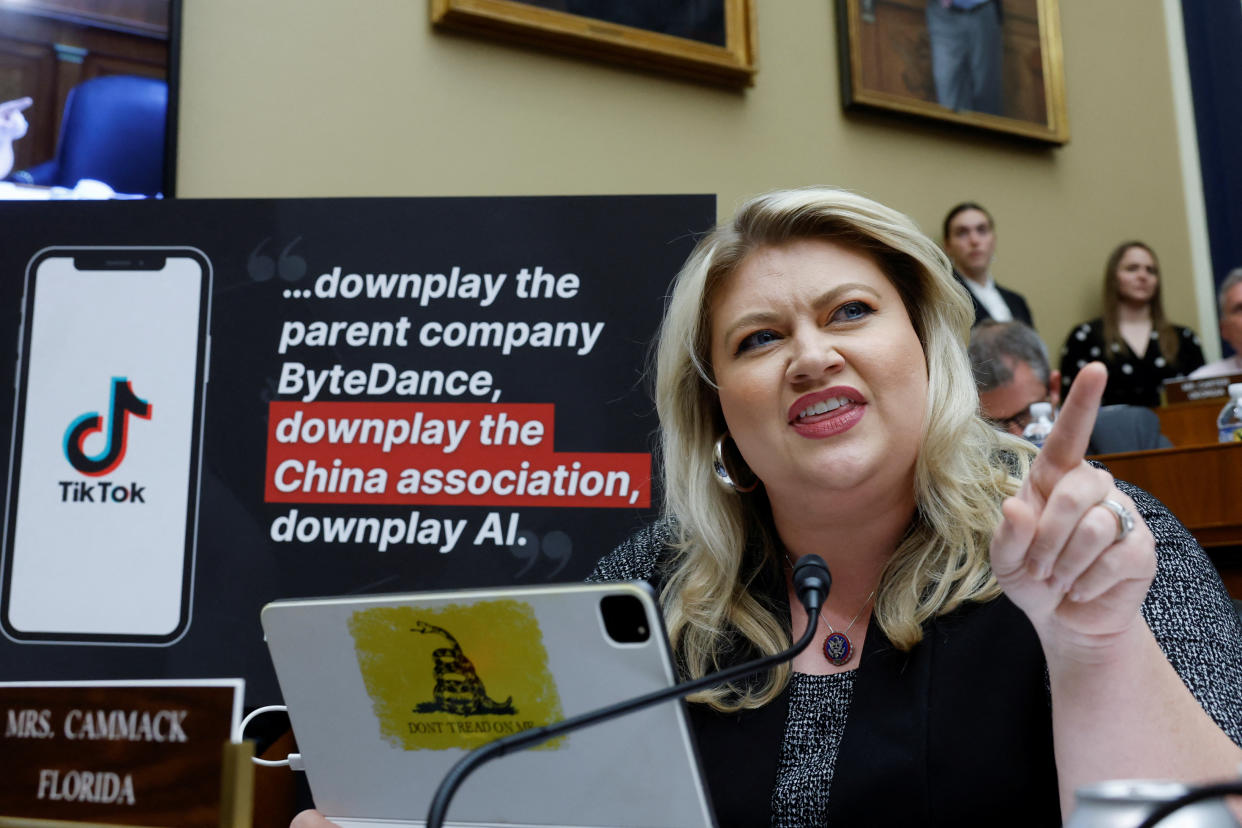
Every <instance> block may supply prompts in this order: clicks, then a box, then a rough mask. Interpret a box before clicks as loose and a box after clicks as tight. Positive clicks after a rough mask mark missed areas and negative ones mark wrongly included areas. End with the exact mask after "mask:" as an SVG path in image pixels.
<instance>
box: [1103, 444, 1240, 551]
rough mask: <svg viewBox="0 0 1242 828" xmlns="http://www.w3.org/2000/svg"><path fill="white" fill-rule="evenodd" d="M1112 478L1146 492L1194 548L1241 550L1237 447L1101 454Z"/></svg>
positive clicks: (1200, 447)
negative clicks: (1174, 517)
mask: <svg viewBox="0 0 1242 828" xmlns="http://www.w3.org/2000/svg"><path fill="white" fill-rule="evenodd" d="M1094 459H1096V460H1099V461H1100V462H1101V463H1103V464H1104V465H1105V466H1107V467H1108V470H1109V471H1111V472H1112V473H1113V476H1114V477H1117V478H1119V479H1121V480H1126V481H1129V482H1130V483H1133V484H1134V485H1136V486H1141V487H1142V488H1144V489H1146V490H1147V491H1149V492H1151V493H1152V494H1153V495H1155V496H1156V497H1157V498H1159V499H1160V500H1161V502H1163V503H1164V505H1165V506H1168V507H1169V511H1171V512H1172V513H1173V514H1175V515H1177V519H1178V520H1180V521H1181V522H1182V523H1184V524H1185V525H1186V528H1187V529H1189V530H1190V531H1191V532H1192V533H1193V534H1194V536H1195V537H1196V538H1198V539H1199V543H1200V545H1202V546H1203V548H1205V549H1207V548H1210V547H1213V546H1242V443H1211V444H1209V445H1202V446H1181V447H1175V448H1167V449H1151V450H1149V451H1129V452H1125V453H1123V454H1104V455H1100V456H1099V457H1096V458H1094Z"/></svg>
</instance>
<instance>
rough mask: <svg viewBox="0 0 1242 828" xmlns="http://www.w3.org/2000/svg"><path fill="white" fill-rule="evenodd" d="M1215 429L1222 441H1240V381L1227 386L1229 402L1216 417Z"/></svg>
mask: <svg viewBox="0 0 1242 828" xmlns="http://www.w3.org/2000/svg"><path fill="white" fill-rule="evenodd" d="M1216 429H1217V432H1218V433H1219V434H1220V441H1221V442H1222V443H1239V442H1242V382H1235V383H1233V384H1232V385H1230V386H1229V402H1227V403H1225V407H1224V408H1222V409H1221V410H1220V416H1219V417H1217V418H1216Z"/></svg>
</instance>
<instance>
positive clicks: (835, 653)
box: [785, 550, 879, 667]
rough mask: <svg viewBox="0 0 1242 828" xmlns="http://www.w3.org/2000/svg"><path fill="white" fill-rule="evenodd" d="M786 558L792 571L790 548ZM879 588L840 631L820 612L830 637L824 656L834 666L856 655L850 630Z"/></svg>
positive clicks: (825, 644)
mask: <svg viewBox="0 0 1242 828" xmlns="http://www.w3.org/2000/svg"><path fill="white" fill-rule="evenodd" d="M785 560H787V561H789V566H790V570H791V571H792V568H793V558H791V557H789V552H788V550H786V552H785ZM878 590H879V587H876V588H875V589H873V590H871V594H870V595H868V596H867V600H865V601H863V605H862V608H861V609H859V610H858V612H857V613H856V614H855V615H854V618H853V620H851V621H850V623H849V626H847V627H846V628H845V629H843V630H841V631H840V632H838V631H837V630H834V629H833V628H832V625H831V624H829V623H828V616H826V615H824V614H823V613H822V612H821V613H820V615H819V617H820V619H822V620H823V622H824V626H825V627H827V628H828V637H827V638H825V639H824V658H826V659H828V661H829V662H831V663H832V664H833V665H834V666H836V667H841V666H844V665H846V664H848V663H849V660H850V659H851V658H853V657H854V642H853V641H850V636H849V632H850V630H852V629H854V625H855V624H857V623H858V619H859V618H862V614H863V612H865V611H866V609H867V606H868V605H869V604H870V603H871V599H872V598H874V597H875V594H876V592H877V591H878Z"/></svg>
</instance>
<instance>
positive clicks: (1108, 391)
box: [1061, 319, 1203, 408]
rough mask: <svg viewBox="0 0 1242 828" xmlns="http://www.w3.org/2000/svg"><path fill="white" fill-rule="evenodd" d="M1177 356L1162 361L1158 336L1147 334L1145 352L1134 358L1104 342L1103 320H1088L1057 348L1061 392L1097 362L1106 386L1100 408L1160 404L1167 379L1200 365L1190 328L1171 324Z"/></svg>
mask: <svg viewBox="0 0 1242 828" xmlns="http://www.w3.org/2000/svg"><path fill="white" fill-rule="evenodd" d="M1173 329H1174V330H1176V331H1177V357H1176V358H1175V359H1173V360H1172V361H1169V360H1166V359H1165V358H1164V355H1163V354H1161V353H1160V334H1159V333H1158V332H1157V331H1152V332H1151V337H1150V338H1149V339H1148V342H1147V350H1146V351H1144V352H1143V353H1142V354H1141V355H1136V354H1135V353H1134V351H1133V350H1132V349H1131V348H1130V346H1129V345H1127V344H1125V343H1124V342H1122V343H1120V344H1118V343H1116V342H1114V343H1112V344H1111V345H1108V344H1105V342H1104V320H1103V319H1092V320H1091V321H1090V322H1084V323H1082V324H1081V325H1079V326H1078V327H1076V328H1074V330H1072V331H1070V332H1069V336H1067V337H1066V338H1065V345H1064V346H1063V347H1062V348H1061V393H1062V395H1063V396H1064V395H1065V394H1067V393H1069V387H1070V385H1071V384H1073V382H1074V377H1076V376H1078V372H1079V371H1080V370H1082V368H1083V366H1084V365H1086V364H1087V363H1088V362H1092V361H1094V360H1097V359H1098V360H1101V361H1102V362H1104V363H1105V364H1106V365H1107V366H1108V385H1107V386H1105V387H1104V398H1103V399H1102V400H1101V401H1100V405H1142V406H1146V407H1148V408H1154V407H1156V406H1158V405H1160V387H1161V385H1163V384H1164V381H1165V380H1167V379H1172V378H1173V377H1184V376H1186V375H1187V374H1189V373H1190V372H1191V371H1193V370H1195V369H1196V368H1198V367H1200V366H1201V365H1203V349H1202V347H1201V346H1200V343H1199V337H1198V336H1196V335H1195V332H1194V331H1192V330H1191V329H1190V328H1183V327H1182V326H1180V325H1174V326H1173Z"/></svg>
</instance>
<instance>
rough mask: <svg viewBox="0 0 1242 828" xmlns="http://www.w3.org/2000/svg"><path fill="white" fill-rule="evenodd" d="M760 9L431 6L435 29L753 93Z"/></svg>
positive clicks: (611, 1) (660, 2)
mask: <svg viewBox="0 0 1242 828" xmlns="http://www.w3.org/2000/svg"><path fill="white" fill-rule="evenodd" d="M755 2H756V0H685V2H677V3H670V2H666V1H665V0H431V22H432V23H433V24H435V25H437V26H441V27H444V28H451V29H458V30H462V31H468V32H473V33H475V34H481V35H490V36H495V37H501V38H506V39H509V40H516V41H519V42H523V43H526V44H528V45H533V46H537V47H542V48H546V49H555V50H557V51H561V52H570V53H573V54H578V55H585V56H588V57H592V58H597V59H600V60H608V61H612V62H616V63H625V64H629V65H632V66H640V67H643V68H646V69H655V70H659V71H666V72H672V73H675V74H679V75H682V76H686V77H691V78H694V79H696V80H701V81H708V82H710V83H718V84H724V85H728V86H750V85H751V84H752V83H753V82H754V75H755V47H756V32H755Z"/></svg>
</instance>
